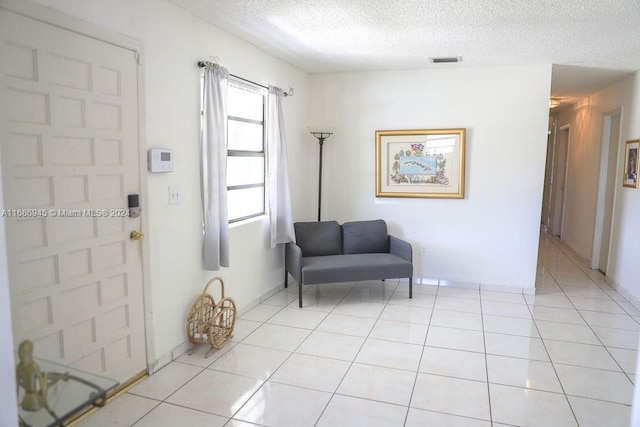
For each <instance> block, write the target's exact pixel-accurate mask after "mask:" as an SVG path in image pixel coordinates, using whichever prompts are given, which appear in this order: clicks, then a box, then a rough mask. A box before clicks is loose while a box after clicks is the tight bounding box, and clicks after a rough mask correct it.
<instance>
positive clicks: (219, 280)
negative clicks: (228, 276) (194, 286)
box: [201, 276, 224, 301]
mask: <svg viewBox="0 0 640 427" xmlns="http://www.w3.org/2000/svg"><path fill="white" fill-rule="evenodd" d="M215 281H218V282H220V294H221V295H220V299H222V298H224V281H223V280H222V278H221V277H218V276H216V277H214V278H213V279H211V280H209V281H208V282H207V284H206V285H205V286H204V289H203V290H202V297H201V298H204V296H205V295H206V294H207V289H209V286H210V285H211V284H212V283H213V282H215ZM214 301H215V300H214Z"/></svg>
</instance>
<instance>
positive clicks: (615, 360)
mask: <svg viewBox="0 0 640 427" xmlns="http://www.w3.org/2000/svg"><path fill="white" fill-rule="evenodd" d="M551 243H552V244H553V245H555V246H556V247H557V249H558V250H559V251H560V252H561V253H562V254H563V255H564V256H565V257H566V258H567V259H568V260H569V261H570V262H571V263H573V264H574V265H575V266H576V267H578V268H579V269H580V271H582V272H583V274H585V276H587V277H589V276H588V275H587V274H586V273H585V272H584V270H582V268H581V267H580V266H579V265H578V264H577V263H576V261H575V260H573V259H572V258H571V257H570V256H569V255H567V254H566V253H565V252H564V251H563V250H562V248H561V247H558V245H557V244H556V242H554V241H551ZM547 271H548V270H547ZM549 274H551V277H552V278H553V279H554V280H555V281H556V283H557V280H556V278H555V277H554V274H553V273H552V272H551V271H549ZM589 280H591V281H592V282H593V284H594V285H596V286H597V287H598V288H599V289H601V290H602V288H600V286H598V284H597V283H596V282H595V281H593V279H591V277H589ZM558 287H559V288H560V290H561V291H562V293H563V294H564V296H565V297H566V298H567V300H569V303H570V304H571V305H572V306H573V308H574V310H575V311H576V312H577V313H578V315H579V316H580V318H581V319H582V321H583V322H584V323H585V324H586V325H587V327H588V328H589V330H590V331H591V333H593V335H594V336H595V337H596V339H597V340H598V342H600V344H601V345H602V348H604V350H605V351H606V352H607V354H608V355H609V357H611V359H612V360H613V362H614V363H615V364H616V365H617V366H618V368H620V373H623V374H624V376H625V377H627V379H628V380H629V381H630V382H631V384H634V385H635V383H634V382H633V381H632V380H631V378H630V377H629V374H628V373H627V372H626V371H625V370H624V368H623V367H622V366H621V365H620V363H619V362H618V360H617V359H616V358H615V357H614V356H613V354H611V352H610V351H609V349H608V348H607V346H606V345H604V342H602V340H601V339H600V337H599V336H598V334H596V332H595V331H594V330H593V327H592V326H591V324H590V323H589V322H588V321H587V320H586V319H585V318H584V316H583V315H582V312H581V311H580V310H578V308H577V307H576V305H575V303H574V302H573V300H571V298H569V296H568V295H567V294H566V292H565V290H564V288H562V286H560V284H558ZM603 292H604V290H603ZM612 301H614V302H615V300H613V299H612ZM620 308H622V307H620ZM623 310H624V309H623ZM585 311H589V310H585ZM625 313H626V311H625ZM605 314H608V313H605ZM627 316H629V317H630V318H631V319H633V317H632V316H631V315H629V314H627ZM633 320H634V321H635V322H636V323H637V321H636V320H635V319H633ZM534 321H535V319H534ZM537 327H538V325H537V324H536V328H537ZM612 329H617V328H612ZM538 333H539V331H538ZM541 337H542V336H541ZM543 343H544V340H543ZM545 349H546V345H545ZM636 357H637V356H636ZM549 360H551V356H550V355H549ZM570 366H578V365H570ZM585 367H586V366H585ZM586 368H588V367H586ZM554 369H555V368H554ZM610 372H615V371H610ZM563 390H564V387H563Z"/></svg>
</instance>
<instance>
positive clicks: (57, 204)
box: [0, 8, 146, 381]
mask: <svg viewBox="0 0 640 427" xmlns="http://www.w3.org/2000/svg"><path fill="white" fill-rule="evenodd" d="M0 37H1V43H2V45H1V46H0V64H1V65H0V67H1V68H0V79H1V80H0V82H1V84H0V103H1V104H0V114H1V117H0V120H1V121H0V128H1V129H0V138H1V139H0V149H1V151H0V153H1V156H2V174H3V185H4V197H5V200H4V206H5V208H6V210H5V211H4V212H3V215H4V216H5V220H6V226H7V250H8V256H9V280H10V290H11V304H12V318H13V328H14V342H15V343H16V346H17V344H18V343H19V342H21V341H22V340H24V339H30V340H32V341H33V342H34V345H35V352H34V353H35V355H36V356H40V357H43V358H46V359H49V360H52V361H55V362H59V363H63V364H66V365H71V366H74V367H77V368H80V369H85V370H88V371H91V372H94V373H100V374H102V375H105V376H109V377H112V378H116V379H118V380H120V381H125V380H127V379H129V378H131V377H133V376H135V375H137V374H138V373H140V372H141V371H143V370H145V368H146V349H145V331H144V307H143V286H142V265H141V264H142V263H141V247H140V243H139V242H137V241H131V240H130V237H129V234H130V233H131V231H132V230H140V219H139V218H129V217H127V216H126V215H127V213H128V212H127V210H126V207H127V195H128V194H138V193H139V192H140V182H139V176H140V175H139V154H138V153H139V151H138V150H139V148H138V147H139V145H138V144H139V141H138V111H137V108H138V107H137V103H138V88H137V84H138V80H137V67H138V64H137V60H136V54H135V52H133V51H131V50H127V49H123V48H121V47H117V46H114V45H112V44H109V43H106V42H103V41H99V40H97V39H95V38H91V37H88V36H84V35H81V34H78V33H76V32H72V31H69V30H65V29H63V28H60V27H58V26H53V25H49V24H47V23H43V22H41V21H38V20H35V19H31V18H27V17H25V16H22V15H18V14H15V13H13V12H9V11H7V10H4V9H1V8H0Z"/></svg>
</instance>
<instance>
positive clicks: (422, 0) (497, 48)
mask: <svg viewBox="0 0 640 427" xmlns="http://www.w3.org/2000/svg"><path fill="white" fill-rule="evenodd" d="M170 1H171V2H172V3H174V4H176V5H179V6H181V7H183V8H185V9H186V10H189V11H191V12H192V13H194V14H196V15H198V16H200V17H202V18H203V19H205V20H207V21H209V22H212V23H213V24H215V25H217V26H219V27H222V28H224V29H226V30H228V31H229V32H231V33H233V34H236V35H238V36H239V37H241V38H243V39H245V40H247V41H249V42H251V43H252V44H254V45H256V46H258V47H260V48H262V49H264V50H265V51H267V52H269V53H271V54H273V55H275V56H277V57H279V58H281V59H283V60H285V61H287V62H289V63H291V64H293V65H295V66H297V67H299V68H301V69H303V70H305V71H307V72H309V73H322V72H339V71H363V70H389V69H416V68H431V67H460V66H462V67H467V66H486V65H516V64H522V65H530V64H554V68H553V78H552V94H553V95H554V96H562V97H563V98H565V99H571V98H576V97H581V96H584V95H588V94H590V93H593V92H594V91H597V90H598V89H601V88H602V87H604V86H606V85H608V84H610V83H613V82H615V81H616V80H619V79H620V78H622V77H623V76H625V75H626V74H628V73H630V72H633V71H637V70H640V0H323V1H317V0H170ZM211 54H212V55H215V54H216V53H215V52H211ZM438 56H461V57H462V59H463V62H462V63H460V64H440V65H437V64H432V63H431V62H430V60H429V58H430V57H438ZM221 60H224V58H221Z"/></svg>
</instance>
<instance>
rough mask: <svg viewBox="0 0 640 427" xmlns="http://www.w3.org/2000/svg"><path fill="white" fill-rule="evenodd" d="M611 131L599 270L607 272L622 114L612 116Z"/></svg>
mask: <svg viewBox="0 0 640 427" xmlns="http://www.w3.org/2000/svg"><path fill="white" fill-rule="evenodd" d="M610 120H611V131H610V133H609V150H608V156H607V171H606V174H607V181H606V191H605V198H604V212H603V214H604V215H603V218H602V239H601V241H600V259H599V262H598V268H599V269H600V271H602V272H603V273H606V272H607V264H608V263H609V245H610V242H611V221H612V218H613V196H614V193H615V185H616V163H617V160H618V144H619V141H620V114H616V115H614V116H611V119H610Z"/></svg>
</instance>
